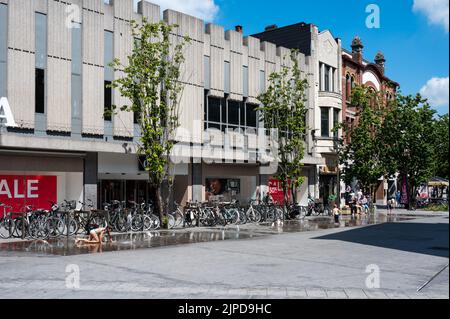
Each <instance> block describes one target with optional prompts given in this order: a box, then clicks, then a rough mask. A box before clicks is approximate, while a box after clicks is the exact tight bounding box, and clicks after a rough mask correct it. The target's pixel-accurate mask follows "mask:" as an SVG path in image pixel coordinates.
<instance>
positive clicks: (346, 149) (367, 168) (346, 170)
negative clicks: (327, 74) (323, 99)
mask: <svg viewBox="0 0 450 319" xmlns="http://www.w3.org/2000/svg"><path fill="white" fill-rule="evenodd" d="M352 104H354V105H356V106H357V108H356V109H357V111H356V118H357V123H356V125H351V124H350V123H346V122H344V123H342V124H341V125H340V127H341V128H342V129H343V134H344V139H343V140H342V141H341V143H340V146H339V147H338V153H339V159H340V164H341V166H342V169H341V177H342V179H343V180H344V181H345V182H346V183H347V184H348V185H349V184H351V183H352V182H353V181H354V180H357V181H358V182H359V183H360V184H361V186H362V188H363V189H364V190H365V191H366V192H370V194H372V195H373V194H374V192H375V191H376V188H377V187H378V185H379V183H380V178H381V177H383V176H384V175H385V173H386V162H385V158H384V149H383V145H382V144H383V143H382V137H381V134H382V133H381V129H382V124H383V121H382V118H383V99H382V94H380V93H377V92H375V91H374V90H372V89H371V88H369V87H365V86H356V87H355V88H354V89H353V92H352Z"/></svg>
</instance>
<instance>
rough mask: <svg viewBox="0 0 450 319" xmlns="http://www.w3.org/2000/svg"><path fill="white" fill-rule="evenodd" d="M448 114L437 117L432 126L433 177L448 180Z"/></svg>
mask: <svg viewBox="0 0 450 319" xmlns="http://www.w3.org/2000/svg"><path fill="white" fill-rule="evenodd" d="M448 124H449V118H448V114H445V115H443V116H439V118H438V119H436V120H435V124H434V130H433V133H434V148H435V150H436V153H435V156H436V159H435V162H436V166H435V173H434V175H436V176H439V177H443V178H446V179H448V178H449V175H448V144H449V140H448V136H449V131H448Z"/></svg>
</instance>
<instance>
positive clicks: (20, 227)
mask: <svg viewBox="0 0 450 319" xmlns="http://www.w3.org/2000/svg"><path fill="white" fill-rule="evenodd" d="M28 230H29V225H28V221H26V220H25V221H24V220H23V219H22V218H19V219H17V220H16V221H15V222H14V231H13V237H15V238H22V237H25V238H26V237H27V236H28Z"/></svg>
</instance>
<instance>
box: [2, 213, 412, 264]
mask: <svg viewBox="0 0 450 319" xmlns="http://www.w3.org/2000/svg"><path fill="white" fill-rule="evenodd" d="M411 219H413V218H404V217H396V216H386V215H381V214H380V215H376V216H363V217H357V218H352V217H350V216H345V217H342V218H341V221H340V223H339V224H336V223H334V219H332V218H330V217H308V218H306V219H305V220H303V221H287V222H284V223H273V224H261V225H243V226H234V227H226V228H222V229H220V228H204V229H203V228H198V229H185V230H175V231H165V230H164V231H153V232H146V233H133V234H115V235H113V242H112V243H106V244H103V245H99V244H96V245H76V244H75V239H74V238H70V239H68V240H67V239H66V238H62V239H53V240H35V241H17V242H9V243H3V244H0V252H2V251H3V252H19V253H20V252H23V253H34V254H43V255H57V256H71V255H82V254H96V253H103V252H117V251H127V250H136V249H151V248H161V247H166V246H173V245H185V244H195V243H202V242H214V241H224V240H244V239H252V238H257V237H262V236H269V235H276V234H283V233H296V232H306V231H316V230H319V229H332V228H339V227H341V228H345V227H357V226H365V225H371V224H380V223H387V222H399V221H404V220H411Z"/></svg>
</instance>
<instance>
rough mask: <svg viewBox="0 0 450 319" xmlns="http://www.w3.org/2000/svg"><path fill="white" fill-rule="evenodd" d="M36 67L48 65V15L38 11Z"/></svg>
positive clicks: (41, 67) (43, 67)
mask: <svg viewBox="0 0 450 319" xmlns="http://www.w3.org/2000/svg"><path fill="white" fill-rule="evenodd" d="M35 17H36V21H35V23H36V34H35V37H36V39H35V40H36V55H35V58H36V68H39V69H45V68H46V66H47V16H46V15H45V14H42V13H38V12H36V16H35Z"/></svg>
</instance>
